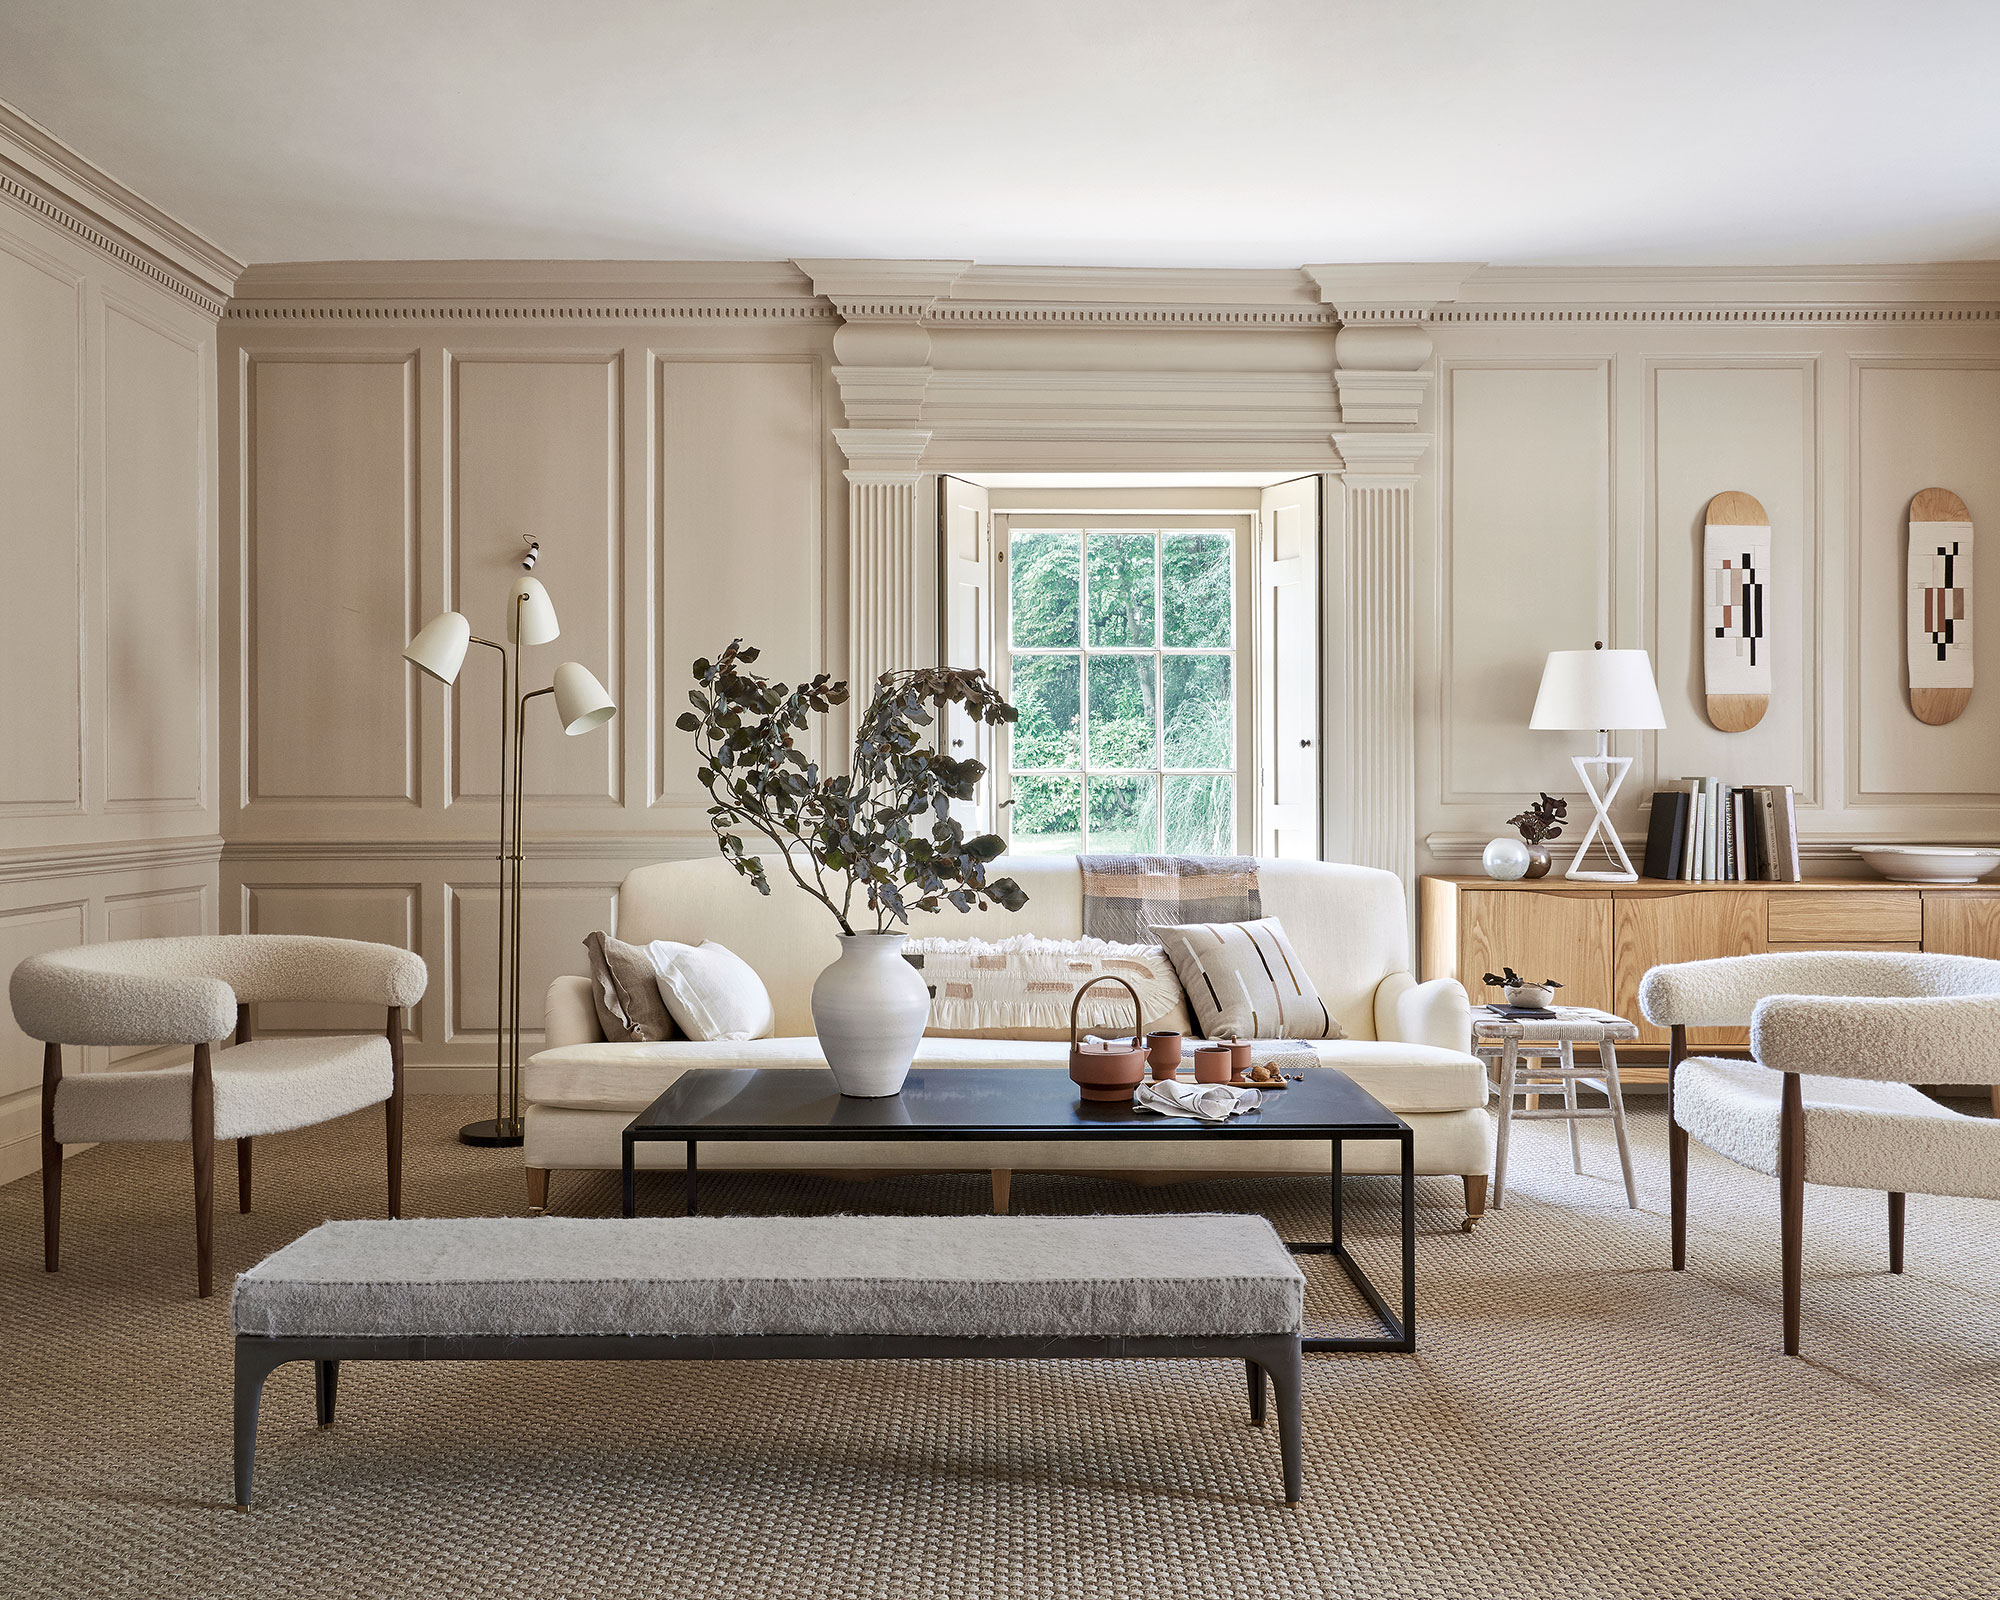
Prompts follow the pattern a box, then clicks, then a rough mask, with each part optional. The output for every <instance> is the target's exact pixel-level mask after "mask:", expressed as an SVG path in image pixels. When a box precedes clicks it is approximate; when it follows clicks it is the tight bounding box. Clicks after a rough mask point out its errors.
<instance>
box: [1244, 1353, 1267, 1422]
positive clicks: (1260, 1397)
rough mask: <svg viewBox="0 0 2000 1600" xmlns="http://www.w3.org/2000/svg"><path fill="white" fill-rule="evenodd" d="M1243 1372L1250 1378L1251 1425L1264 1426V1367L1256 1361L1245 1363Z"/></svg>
mask: <svg viewBox="0 0 2000 1600" xmlns="http://www.w3.org/2000/svg"><path fill="white" fill-rule="evenodd" d="M1243 1374H1244V1376H1245V1377H1247V1378H1248V1379H1249V1380H1250V1426H1251V1427H1253V1428H1261V1427H1263V1426H1264V1369H1263V1368H1262V1367H1260V1366H1258V1365H1257V1363H1256V1362H1254V1361H1246V1362H1244V1363H1243Z"/></svg>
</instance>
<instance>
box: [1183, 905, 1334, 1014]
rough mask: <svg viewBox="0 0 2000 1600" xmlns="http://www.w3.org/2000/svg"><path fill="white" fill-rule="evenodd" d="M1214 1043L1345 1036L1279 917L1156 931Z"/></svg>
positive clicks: (1189, 1001)
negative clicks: (1307, 974) (1214, 1040)
mask: <svg viewBox="0 0 2000 1600" xmlns="http://www.w3.org/2000/svg"><path fill="white" fill-rule="evenodd" d="M1153 937H1154V938H1156V939H1158V940H1159V941H1160V943H1161V944H1162V945H1164V946H1165V947H1166V951H1167V957H1168V959H1169V960H1171V961H1172V962H1173V964H1174V970H1175V971H1176V972H1178V973H1179V974H1180V975H1181V987H1182V988H1184V989H1186V990H1187V995H1188V1003H1189V1004H1190V1005H1192V1006H1193V1007H1194V1019H1195V1021H1196V1023H1198V1024H1199V1025H1200V1027H1201V1031H1202V1033H1203V1034H1204V1035H1205V1036H1206V1037H1208V1038H1211V1039H1339V1038H1342V1037H1344V1035H1343V1034H1342V1033H1341V1031H1340V1024H1339V1023H1338V1022H1335V1021H1334V1020H1333V1013H1332V1012H1331V1011H1329V1010H1327V1008H1326V1005H1325V1003H1324V1002H1323V1001H1322V1000H1321V999H1320V997H1319V991H1318V990H1317V989H1315V988H1314V987H1313V981H1312V979H1311V978H1309V977H1307V976H1306V969H1305V966H1304V964H1303V963H1301V962H1300V960H1299V958H1298V954H1297V952H1296V951H1294V950H1293V949H1292V942H1291V940H1289V939H1287V938H1286V937H1285V930H1284V927H1283V925H1282V924H1281V923H1280V922H1279V921H1278V919H1277V918H1276V917H1261V918H1259V919H1258V920H1257V921H1255V922H1189V923H1184V924H1182V925H1181V926H1179V927H1167V928H1162V927H1157V926H1156V927H1155V928H1154V929H1153Z"/></svg>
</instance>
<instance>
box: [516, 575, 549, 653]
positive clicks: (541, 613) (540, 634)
mask: <svg viewBox="0 0 2000 1600" xmlns="http://www.w3.org/2000/svg"><path fill="white" fill-rule="evenodd" d="M516 623H518V624H519V625H520V635H519V637H518V638H517V637H516V636H515V631H514V630H515V624H516ZM560 632H562V630H561V629H560V628H558V627H557V626H556V608H555V604H554V602H552V601H551V600H550V599H549V591H548V590H546V589H544V588H543V587H542V585H541V582H540V580H539V579H536V578H525V577H524V578H522V579H521V580H520V582H518V583H516V584H515V585H514V592H513V593H512V594H510V595H508V596H507V637H508V639H510V640H511V641H512V642H513V643H515V644H547V643H548V642H549V641H550V640H552V639H553V638H555V637H556V635H557V634H559V633H560Z"/></svg>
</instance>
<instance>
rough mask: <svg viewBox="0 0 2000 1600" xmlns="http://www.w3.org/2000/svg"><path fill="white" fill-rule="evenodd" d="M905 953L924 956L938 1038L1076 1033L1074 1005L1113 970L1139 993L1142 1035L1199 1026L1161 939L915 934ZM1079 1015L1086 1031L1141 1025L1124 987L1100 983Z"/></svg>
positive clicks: (932, 1031) (1048, 1036) (932, 1022)
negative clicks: (1190, 1013)
mask: <svg viewBox="0 0 2000 1600" xmlns="http://www.w3.org/2000/svg"><path fill="white" fill-rule="evenodd" d="M903 949H904V951H905V953H906V954H908V955H911V956H921V957H922V958H923V974H924V982H925V983H927V984H929V985H930V986H931V987H932V989H933V991H934V993H933V995H932V998H931V1020H930V1026H929V1027H927V1028H926V1029H925V1030H924V1031H925V1032H926V1033H928V1034H930V1035H931V1036H932V1037H933V1038H943V1039H1040V1040H1054V1039H1067V1038H1068V1037H1069V1006H1070V1001H1071V1000H1072V999H1074V998H1075V996H1076V991H1077V990H1078V989H1079V988H1081V987H1082V986H1083V985H1084V984H1086V983H1088V982H1089V981H1090V980H1091V979H1092V978H1095V977H1097V976H1099V975H1100V974H1104V973H1109V974H1110V975H1112V976H1114V977H1119V978H1123V979H1124V980H1125V981H1126V982H1127V983H1129V984H1131V985H1132V987H1133V988H1134V989H1136V990H1137V991H1138V994H1139V1010H1140V1012H1141V1014H1142V1015H1143V1017H1144V1020H1145V1029H1144V1030H1142V1031H1154V1030H1165V1029H1169V1028H1171V1029H1172V1030H1174V1031H1175V1032H1176V1033H1187V1032H1190V1031H1191V1029H1192V1027H1193V1024H1192V1023H1191V1021H1190V1020H1189V1018H1188V1013H1187V1004H1186V1000H1185V998H1184V997H1183V996H1182V994H1181V981H1180V979H1179V978H1178V977H1177V976H1176V975H1175V973H1174V967H1173V963H1172V962H1171V961H1169V960H1168V959H1167V953H1166V951H1164V950H1162V949H1161V948H1160V947H1159V946H1158V945H1156V944H1118V943H1114V942H1112V941H1110V940H1106V939H1043V938H1040V937H1038V936H1036V935H1034V934H1025V933H1024V934H1017V935H1015V936H1014V937H1013V938H1011V939H1001V940H998V941H996V942H993V943H988V942H987V941H986V940H984V939H912V940H910V942H909V943H908V944H906V945H905V946H904V947H903ZM1078 1021H1079V1023H1080V1025H1081V1027H1082V1029H1083V1031H1085V1032H1087V1033H1099V1034H1111V1033H1117V1034H1119V1035H1123V1034H1124V1033H1125V1032H1126V1030H1127V1029H1129V1028H1130V1027H1131V1026H1132V1000H1131V997H1130V996H1129V995H1127V994H1126V993H1125V991H1124V990H1123V989H1121V988H1119V987H1118V985H1117V984H1115V983H1102V984H1099V985H1098V986H1097V987H1096V988H1095V989H1092V990H1091V991H1090V993H1089V994H1088V995H1086V996H1085V997H1084V1002H1083V1010H1082V1013H1081V1015H1080V1016H1079V1018H1078Z"/></svg>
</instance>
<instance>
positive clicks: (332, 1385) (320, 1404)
mask: <svg viewBox="0 0 2000 1600" xmlns="http://www.w3.org/2000/svg"><path fill="white" fill-rule="evenodd" d="M339 1390H340V1363H339V1362H338V1361H315V1362H314V1363H313V1405H314V1407H315V1408H316V1409H317V1410H318V1412H319V1425H320V1426H321V1427H322V1428H330V1427H332V1426H333V1404H334V1397H335V1395H336V1394H338V1393H339Z"/></svg>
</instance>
